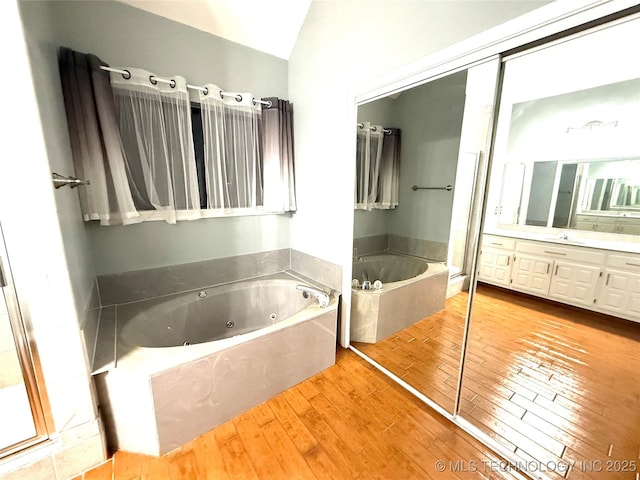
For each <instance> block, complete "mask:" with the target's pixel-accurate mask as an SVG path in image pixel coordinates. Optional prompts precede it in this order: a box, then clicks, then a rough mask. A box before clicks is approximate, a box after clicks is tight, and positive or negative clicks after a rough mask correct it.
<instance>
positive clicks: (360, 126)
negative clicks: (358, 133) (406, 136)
mask: <svg viewBox="0 0 640 480" xmlns="http://www.w3.org/2000/svg"><path fill="white" fill-rule="evenodd" d="M357 125H358V128H364V123H358V124H357ZM377 129H378V128H377V127H375V126H373V127H371V130H373V131H374V132H375V131H376V130H377ZM382 133H386V134H387V135H390V134H391V133H393V132H392V131H391V129H389V128H384V127H383V128H382Z"/></svg>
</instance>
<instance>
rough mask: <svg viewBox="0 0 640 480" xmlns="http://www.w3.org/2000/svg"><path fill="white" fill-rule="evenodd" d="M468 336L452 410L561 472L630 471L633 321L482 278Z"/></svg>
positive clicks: (638, 407)
mask: <svg viewBox="0 0 640 480" xmlns="http://www.w3.org/2000/svg"><path fill="white" fill-rule="evenodd" d="M469 338H470V341H469V345H468V350H467V356H466V360H465V370H464V380H463V390H462V403H461V409H460V416H462V417H464V418H467V419H468V420H470V421H472V422H473V423H474V424H476V425H478V426H480V428H481V429H482V430H483V431H485V432H486V433H487V434H489V435H490V436H491V437H493V438H494V439H495V440H496V441H498V442H500V443H501V444H502V445H504V446H505V447H506V448H507V449H509V450H511V451H513V452H514V453H515V454H516V455H518V456H520V457H521V458H523V459H525V460H529V459H535V460H536V461H538V462H547V461H549V462H558V461H560V460H563V461H568V462H577V463H576V465H575V467H574V469H572V470H571V471H570V472H568V475H566V478H569V479H577V478H607V479H609V478H611V479H615V478H626V479H637V478H638V475H637V472H638V471H639V469H640V324H636V323H633V322H629V321H625V320H620V319H617V318H614V317H609V316H606V315H601V314H597V313H593V312H588V311H586V310H581V309H578V308H573V307H567V306H563V305H560V304H556V303H552V302H547V301H543V300H538V299H536V298H534V297H530V296H527V295H521V294H517V293H513V292H510V291H506V290H502V289H499V288H495V287H489V286H480V287H479V289H478V295H477V296H476V299H475V301H474V308H473V311H472V317H471V327H470V336H469ZM587 470H594V471H587ZM598 470H601V471H598ZM624 470H626V471H624ZM551 477H552V478H561V477H562V476H561V475H551Z"/></svg>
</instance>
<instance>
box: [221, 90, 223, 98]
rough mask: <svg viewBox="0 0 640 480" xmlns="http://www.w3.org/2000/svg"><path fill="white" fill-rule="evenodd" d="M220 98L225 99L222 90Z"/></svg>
mask: <svg viewBox="0 0 640 480" xmlns="http://www.w3.org/2000/svg"><path fill="white" fill-rule="evenodd" d="M220 98H224V95H223V94H222V90H220Z"/></svg>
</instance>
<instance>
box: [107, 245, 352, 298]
mask: <svg viewBox="0 0 640 480" xmlns="http://www.w3.org/2000/svg"><path fill="white" fill-rule="evenodd" d="M287 270H293V271H294V272H298V273H301V274H302V275H304V276H306V277H309V278H311V279H313V280H314V281H315V282H316V283H321V284H323V285H326V286H328V287H330V288H332V289H333V290H336V291H340V290H341V282H342V269H341V268H340V267H339V266H338V265H335V264H333V263H330V262H327V261H325V260H322V259H320V258H317V257H313V256H311V255H308V254H306V253H303V252H300V251H297V250H294V249H290V248H283V249H280V250H270V251H266V252H260V253H251V254H247V255H237V256H233V257H224V258H216V259H212V260H204V261H200V262H190V263H184V264H180V265H169V266H166V267H157V268H150V269H145V270H135V271H131V272H123V273H114V274H109V275H100V276H98V288H99V290H100V300H101V302H102V303H101V304H102V306H105V305H116V304H121V303H127V302H135V301H138V300H143V299H145V298H154V297H159V296H162V295H170V294H173V293H178V292H185V291H188V290H194V289H197V288H203V287H210V286H212V285H220V284H224V283H231V282H236V281H238V280H242V279H246V278H253V277H259V276H262V275H268V274H271V273H277V272H282V271H287Z"/></svg>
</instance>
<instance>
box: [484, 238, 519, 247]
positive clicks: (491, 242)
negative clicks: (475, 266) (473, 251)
mask: <svg viewBox="0 0 640 480" xmlns="http://www.w3.org/2000/svg"><path fill="white" fill-rule="evenodd" d="M482 246H483V247H492V248H504V249H505V250H512V251H513V249H514V248H515V247H516V240H515V238H509V237H498V236H497V235H483V236H482Z"/></svg>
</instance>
